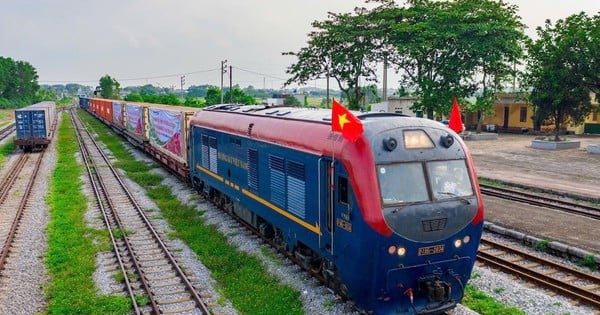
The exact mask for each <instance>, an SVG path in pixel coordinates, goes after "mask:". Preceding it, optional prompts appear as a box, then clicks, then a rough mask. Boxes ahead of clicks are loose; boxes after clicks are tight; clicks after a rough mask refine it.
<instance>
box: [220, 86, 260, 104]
mask: <svg viewBox="0 0 600 315" xmlns="http://www.w3.org/2000/svg"><path fill="white" fill-rule="evenodd" d="M223 100H224V101H226V102H230V103H232V104H245V105H252V104H256V99H255V98H254V97H252V96H250V95H248V94H246V93H244V91H242V89H240V88H239V86H235V87H234V88H233V89H232V90H229V89H228V90H227V91H226V92H225V95H224V96H223Z"/></svg>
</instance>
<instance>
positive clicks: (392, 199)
mask: <svg viewBox="0 0 600 315" xmlns="http://www.w3.org/2000/svg"><path fill="white" fill-rule="evenodd" d="M377 173H378V177H379V188H380V191H381V198H382V199H383V204H384V205H390V204H397V203H408V202H421V201H427V200H429V193H428V191H427V184H426V181H425V173H424V172H423V164H422V163H419V162H415V163H398V164H386V165H378V166H377Z"/></svg>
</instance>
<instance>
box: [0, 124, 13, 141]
mask: <svg viewBox="0 0 600 315" xmlns="http://www.w3.org/2000/svg"><path fill="white" fill-rule="evenodd" d="M15 130H17V127H16V124H15V123H14V122H13V123H11V124H9V125H7V126H5V127H3V128H2V129H0V141H2V140H4V139H5V138H6V137H8V136H10V135H11V134H12V133H13V132H15Z"/></svg>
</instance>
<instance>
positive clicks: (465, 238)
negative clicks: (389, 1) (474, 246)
mask: <svg viewBox="0 0 600 315" xmlns="http://www.w3.org/2000/svg"><path fill="white" fill-rule="evenodd" d="M470 241H471V237H470V236H469V235H465V237H463V243H465V244H467V243H468V242H470Z"/></svg>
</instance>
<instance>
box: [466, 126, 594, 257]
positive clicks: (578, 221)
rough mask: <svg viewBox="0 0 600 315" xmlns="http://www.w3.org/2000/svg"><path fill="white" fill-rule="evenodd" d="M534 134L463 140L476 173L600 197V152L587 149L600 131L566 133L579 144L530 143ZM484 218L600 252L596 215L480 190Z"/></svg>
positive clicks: (501, 135)
mask: <svg viewBox="0 0 600 315" xmlns="http://www.w3.org/2000/svg"><path fill="white" fill-rule="evenodd" d="M534 138H535V137H533V136H525V135H508V134H500V135H499V137H498V140H479V141H466V144H467V146H468V147H469V150H470V152H471V154H472V156H473V160H474V162H475V167H476V171H477V174H478V176H479V177H482V178H489V179H497V180H501V181H505V182H512V183H516V184H517V185H525V186H534V187H541V188H545V189H547V190H551V191H555V192H562V193H564V194H565V195H567V194H570V195H583V196H586V197H589V198H595V199H600V154H591V153H587V150H586V149H587V146H588V144H600V137H592V136H581V137H577V136H569V137H568V138H569V139H571V140H575V141H581V147H580V148H579V149H567V150H541V149H534V148H531V140H533V139H534ZM484 203H485V207H486V212H485V219H486V221H489V222H492V223H495V224H498V225H500V226H504V227H507V228H510V229H514V230H517V231H520V232H524V233H526V234H529V235H534V236H537V237H539V238H542V239H547V240H550V241H559V242H562V243H565V244H568V245H571V246H574V247H578V248H582V249H584V250H588V251H591V252H595V253H600V243H599V242H598V241H597V237H598V236H597V226H598V223H597V222H596V221H595V220H590V219H588V218H584V217H580V216H576V215H568V214H564V213H562V212H560V211H553V210H548V209H542V208H539V207H534V206H527V205H523V204H514V203H509V202H506V201H504V200H500V199H497V198H492V197H486V196H484Z"/></svg>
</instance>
